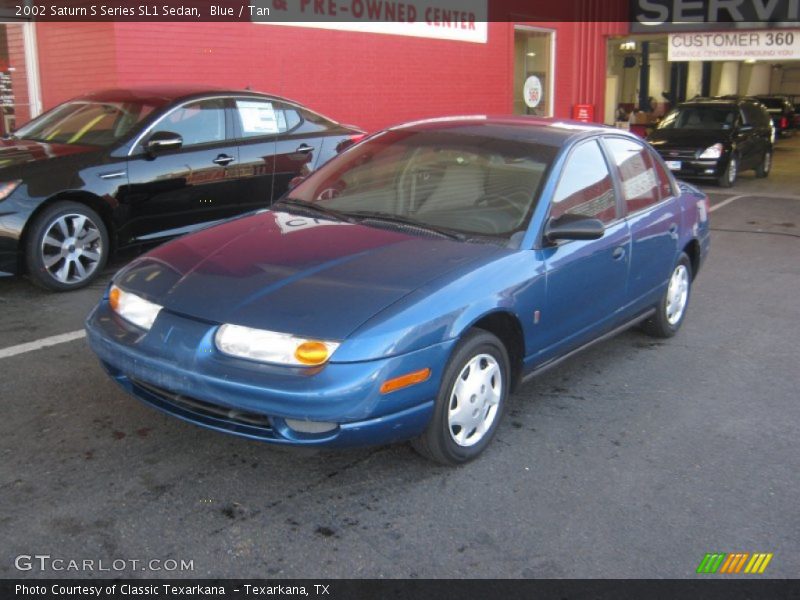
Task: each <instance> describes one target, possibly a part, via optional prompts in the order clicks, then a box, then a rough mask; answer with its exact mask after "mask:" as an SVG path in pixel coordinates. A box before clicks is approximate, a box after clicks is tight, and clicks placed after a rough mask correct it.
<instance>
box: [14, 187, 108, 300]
mask: <svg viewBox="0 0 800 600" xmlns="http://www.w3.org/2000/svg"><path fill="white" fill-rule="evenodd" d="M108 249H109V243H108V231H107V230H106V226H105V224H104V223H103V220H102V219H101V218H100V216H99V215H98V214H97V213H96V212H95V211H93V210H92V209H91V208H89V207H88V206H85V205H83V204H78V203H77V202H57V203H55V204H53V205H51V206H49V207H47V208H46V209H45V210H44V211H43V212H42V213H41V214H40V215H38V216H37V217H36V220H35V221H34V222H33V224H32V226H31V230H30V233H29V235H28V236H27V242H26V245H25V261H26V262H27V266H28V276H29V277H30V278H31V279H32V280H33V281H34V283H36V284H37V285H40V286H42V287H44V288H47V289H50V290H55V291H68V290H74V289H78V288H80V287H83V286H85V285H87V284H88V283H89V282H91V281H92V280H93V279H94V278H95V277H96V276H97V274H98V273H99V272H100V271H101V270H102V269H103V267H104V266H105V264H106V259H107V258H108Z"/></svg>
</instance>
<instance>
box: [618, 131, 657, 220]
mask: <svg viewBox="0 0 800 600" xmlns="http://www.w3.org/2000/svg"><path fill="white" fill-rule="evenodd" d="M605 142H606V146H607V147H608V149H609V151H610V152H611V158H612V160H613V162H614V166H615V167H616V169H617V174H618V176H619V180H620V183H621V185H622V199H623V200H624V201H625V207H626V210H627V212H628V213H629V214H630V213H634V212H636V211H639V210H642V209H643V208H647V207H648V206H651V205H653V204H656V203H657V202H659V201H660V200H661V196H660V194H659V182H658V177H657V176H656V171H655V167H654V165H653V158H652V157H651V156H650V152H649V151H648V150H647V148H645V147H644V146H643V145H642V144H640V143H638V142H635V141H633V140H626V139H623V138H606V140H605Z"/></svg>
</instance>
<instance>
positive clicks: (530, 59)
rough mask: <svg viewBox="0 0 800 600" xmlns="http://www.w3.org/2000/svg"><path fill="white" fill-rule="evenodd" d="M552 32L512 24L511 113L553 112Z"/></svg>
mask: <svg viewBox="0 0 800 600" xmlns="http://www.w3.org/2000/svg"><path fill="white" fill-rule="evenodd" d="M552 45H553V33H552V32H551V31H541V30H537V29H531V28H528V27H522V26H517V27H515V28H514V114H517V115H537V116H540V117H550V116H552V115H553V107H552V106H551V102H552V97H553V95H552V86H553V73H552Z"/></svg>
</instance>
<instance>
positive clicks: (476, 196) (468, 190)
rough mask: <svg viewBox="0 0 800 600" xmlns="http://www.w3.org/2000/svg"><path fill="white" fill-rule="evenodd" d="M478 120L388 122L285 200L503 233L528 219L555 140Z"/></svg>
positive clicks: (374, 217) (400, 221) (348, 213)
mask: <svg viewBox="0 0 800 600" xmlns="http://www.w3.org/2000/svg"><path fill="white" fill-rule="evenodd" d="M520 131H521V130H518V129H515V133H516V136H514V137H512V136H511V135H507V136H503V137H500V136H492V135H486V133H485V132H483V131H482V130H481V127H480V126H472V127H470V126H464V127H459V128H451V129H445V130H437V131H424V130H423V131H415V130H411V129H398V130H390V131H386V132H383V133H380V134H378V135H376V136H373V137H372V138H370V139H368V140H367V141H365V142H363V143H361V144H358V145H356V146H354V147H353V148H352V149H350V150H348V151H347V152H345V153H343V154H341V155H340V156H339V157H337V158H336V159H334V160H332V161H331V162H329V163H328V164H327V165H325V166H324V167H322V168H321V169H320V170H319V171H317V172H315V173H313V174H312V175H311V176H310V177H309V178H308V179H306V180H305V181H304V182H302V183H301V184H300V185H299V186H298V187H296V188H295V189H293V190H291V191H290V192H289V193H288V196H287V199H286V200H287V201H289V202H291V201H292V200H294V201H295V202H301V203H310V204H313V207H312V208H316V209H317V210H318V211H319V212H323V211H324V212H327V213H328V215H335V214H339V215H340V216H342V217H345V218H349V219H357V220H365V221H366V220H371V221H377V222H380V221H381V220H383V221H385V222H389V223H391V224H394V225H396V226H413V225H419V226H421V227H423V228H424V227H427V228H430V229H433V230H435V231H439V232H442V231H450V232H457V233H461V234H468V235H478V236H500V237H509V236H510V235H512V234H513V233H514V232H516V231H520V230H522V229H524V228H525V227H526V226H527V223H528V220H529V218H530V214H531V212H532V210H533V207H534V206H535V203H536V201H537V199H538V196H539V188H540V185H541V183H542V181H543V180H544V174H545V172H546V171H547V169H548V167H549V165H550V164H551V162H552V160H553V158H554V156H555V154H556V151H557V148H554V147H552V146H546V145H542V144H537V143H535V142H533V141H531V142H528V141H519V138H520V137H521V136H520V135H519V133H520Z"/></svg>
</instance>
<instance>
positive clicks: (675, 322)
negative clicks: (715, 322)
mask: <svg viewBox="0 0 800 600" xmlns="http://www.w3.org/2000/svg"><path fill="white" fill-rule="evenodd" d="M691 291H692V263H691V261H690V260H689V257H688V256H687V255H686V253H681V255H680V258H678V262H677V264H676V265H675V268H674V269H672V274H671V275H670V277H669V283H668V284H667V289H666V290H664V295H663V296H662V298H661V300H660V301H659V303H658V306H657V307H656V314H655V315H654V316H653V317H651V318H650V319H648V320H647V321H645V322H644V323H643V324H642V329H643V330H644V332H645V333H646V334H648V335H651V336H653V337H658V338H670V337H672V336H673V335H675V334H676V333H678V329H680V328H681V324H682V323H683V320H684V318H686V309H687V308H688V306H689V298H690V297H691Z"/></svg>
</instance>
